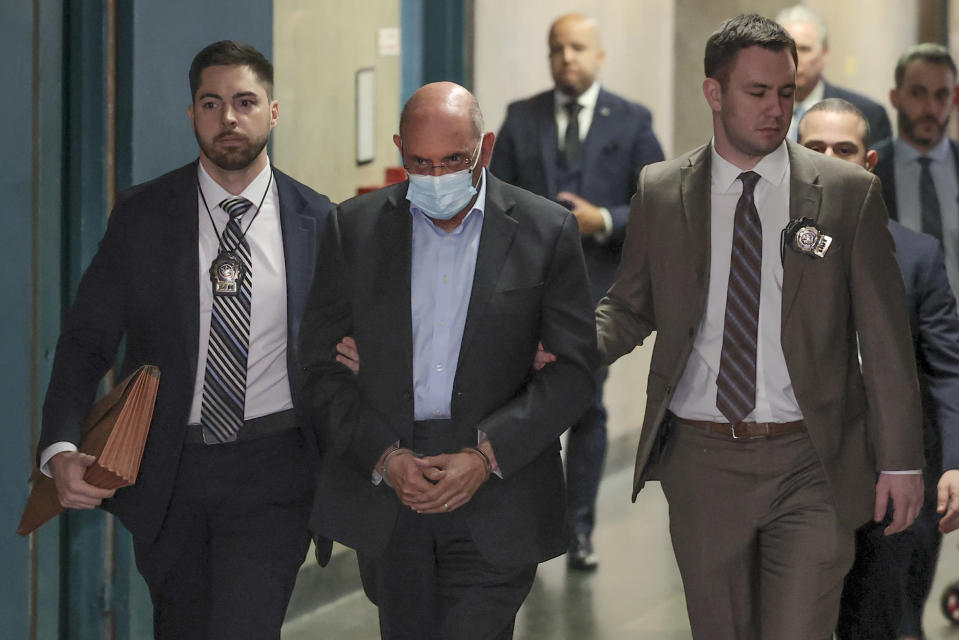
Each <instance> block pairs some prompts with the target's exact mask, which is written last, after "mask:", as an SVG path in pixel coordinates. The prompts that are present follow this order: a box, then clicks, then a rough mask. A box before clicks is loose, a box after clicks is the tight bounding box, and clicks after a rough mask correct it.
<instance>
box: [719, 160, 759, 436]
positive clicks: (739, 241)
mask: <svg viewBox="0 0 959 640" xmlns="http://www.w3.org/2000/svg"><path fill="white" fill-rule="evenodd" d="M739 180H741V181H742V183H743V194H742V195H741V196H740V197H739V202H738V203H736V217H735V221H734V223H733V248H732V253H731V255H730V261H729V286H728V287H727V289H726V317H725V322H724V324H723V350H722V355H721V356H720V360H719V377H718V378H717V379H716V407H717V408H718V409H719V411H720V412H722V414H723V415H724V416H726V419H727V420H729V421H730V422H731V423H737V422H742V421H743V418H745V417H746V416H747V415H749V412H750V411H752V410H753V407H754V406H755V405H756V340H757V336H758V329H759V290H760V285H761V283H762V266H763V229H762V223H761V222H760V221H759V212H758V211H756V202H755V200H754V198H753V190H754V189H755V188H756V182H757V181H758V180H759V174H758V173H755V172H753V171H746V172H744V173H741V174H739Z"/></svg>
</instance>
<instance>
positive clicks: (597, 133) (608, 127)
mask: <svg viewBox="0 0 959 640" xmlns="http://www.w3.org/2000/svg"><path fill="white" fill-rule="evenodd" d="M615 115H616V114H615V105H613V104H612V101H611V100H610V98H609V95H608V94H607V93H606V90H605V89H600V91H599V96H598V97H597V98H596V109H595V110H594V111H593V121H592V123H591V124H590V125H589V131H588V132H587V133H586V139H585V140H583V146H582V147H581V149H580V153H581V154H582V159H581V165H582V166H583V167H595V166H597V162H598V160H599V155H600V153H602V151H603V150H604V149H606V148H607V147H608V146H615V145H617V144H618V136H619V135H621V134H620V132H619V131H617V128H616V124H615V123H616V117H615ZM554 128H555V127H554ZM593 174H594V172H592V171H583V181H582V184H581V185H580V191H581V192H586V191H588V188H587V181H588V180H589V177H590V176H591V175H593Z"/></svg>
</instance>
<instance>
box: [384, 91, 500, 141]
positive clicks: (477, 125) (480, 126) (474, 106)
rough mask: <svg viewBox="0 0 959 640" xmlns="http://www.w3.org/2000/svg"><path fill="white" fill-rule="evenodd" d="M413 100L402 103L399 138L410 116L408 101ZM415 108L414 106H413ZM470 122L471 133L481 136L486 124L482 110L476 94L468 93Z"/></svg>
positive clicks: (402, 136)
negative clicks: (471, 126) (471, 125)
mask: <svg viewBox="0 0 959 640" xmlns="http://www.w3.org/2000/svg"><path fill="white" fill-rule="evenodd" d="M411 102H413V99H412V98H410V99H409V100H407V101H406V104H404V105H403V110H402V111H401V112H400V138H404V137H406V136H404V134H403V132H404V130H405V129H406V122H407V120H408V119H409V118H410V116H411V115H412V114H411V108H410V103H411ZM414 109H415V107H414ZM469 110H470V122H471V123H472V124H473V135H475V136H476V137H477V138H482V137H483V131H484V130H485V129H484V127H485V126H486V125H485V123H484V121H483V112H482V111H481V110H480V105H479V100H477V99H476V96H474V95H472V94H470V105H469Z"/></svg>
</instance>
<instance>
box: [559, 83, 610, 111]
mask: <svg viewBox="0 0 959 640" xmlns="http://www.w3.org/2000/svg"><path fill="white" fill-rule="evenodd" d="M553 97H554V100H555V103H556V110H557V111H559V110H560V109H563V108H564V107H565V106H566V103H567V102H571V101H573V100H575V101H576V102H578V103H579V104H580V106H582V107H583V109H585V110H587V111H593V110H594V109H596V101H597V100H599V83H598V82H594V83H593V84H591V85H590V86H589V89H587V90H586V91H584V92H583V93H582V94H581V95H580V96H579V97H578V98H573V97H572V96H570V95H568V94H566V93H563V92H562V91H560V90H559V89H554V90H553Z"/></svg>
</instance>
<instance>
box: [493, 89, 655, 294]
mask: <svg viewBox="0 0 959 640" xmlns="http://www.w3.org/2000/svg"><path fill="white" fill-rule="evenodd" d="M554 100H555V99H554V93H553V91H552V90H550V91H544V92H543V93H540V94H538V95H535V96H533V97H532V98H529V99H526V100H520V101H518V102H514V103H512V104H511V105H510V106H509V108H508V109H507V112H506V121H505V122H504V123H503V127H502V128H501V129H500V132H499V137H498V138H497V140H496V145H495V146H494V147H493V157H492V160H491V161H490V171H491V172H492V173H493V174H494V175H495V176H496V177H498V178H501V179H502V180H505V181H506V182H509V183H510V184H514V185H516V186H518V187H522V188H524V189H527V190H529V191H532V192H533V193H535V194H538V195H541V196H545V197H547V198H550V199H555V198H556V194H557V193H558V192H559V191H560V188H559V185H558V184H557V175H556V167H557V132H556V117H555V102H554ZM580 154H581V157H582V166H583V176H582V184H581V186H580V189H579V193H578V194H577V195H579V196H580V197H582V198H585V199H586V200H588V201H589V202H591V203H593V204H594V205H596V206H598V207H606V208H607V209H608V210H609V213H610V216H611V217H612V218H613V232H612V235H611V236H610V237H609V238H608V240H607V241H606V242H604V243H602V244H600V243H598V242H596V241H595V240H594V239H593V238H592V237H583V238H582V240H583V253H584V254H585V256H586V266H587V268H588V270H589V277H590V293H591V294H592V297H593V302H594V303H596V302H598V301H599V299H600V298H601V297H602V296H603V295H605V293H606V290H607V289H608V288H609V286H610V285H611V284H612V282H613V277H614V275H615V273H616V267H617V266H618V265H619V257H620V249H621V247H622V244H623V239H624V238H625V237H626V223H627V221H628V219H629V199H630V198H631V197H632V196H633V193H635V192H636V181H637V180H638V179H639V172H640V170H641V169H642V168H643V167H644V166H646V165H647V164H649V163H651V162H659V161H660V160H662V159H663V150H662V148H661V147H660V146H659V141H658V140H657V139H656V135H655V134H654V133H653V128H652V115H651V114H650V112H649V109H647V108H646V107H644V106H643V105H641V104H637V103H635V102H630V101H629V100H626V99H624V98H621V97H619V96H617V95H615V94H613V93H610V92H609V91H606V90H605V89H600V91H599V97H598V98H597V100H596V110H595V112H594V114H593V122H592V124H591V125H590V127H589V132H588V133H587V134H586V138H585V139H584V140H583V145H582V147H581V150H580Z"/></svg>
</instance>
